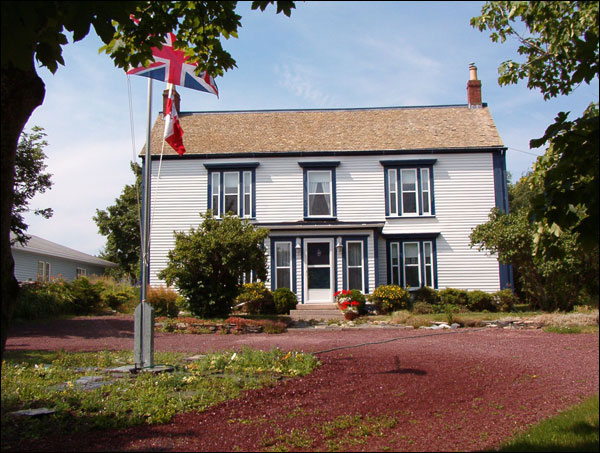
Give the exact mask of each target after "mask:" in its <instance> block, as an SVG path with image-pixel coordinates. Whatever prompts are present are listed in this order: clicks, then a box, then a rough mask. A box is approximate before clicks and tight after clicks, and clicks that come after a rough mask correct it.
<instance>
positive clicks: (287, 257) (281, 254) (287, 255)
mask: <svg viewBox="0 0 600 453" xmlns="http://www.w3.org/2000/svg"><path fill="white" fill-rule="evenodd" d="M275 249H276V256H275V265H276V266H278V267H280V266H286V267H289V266H290V262H291V244H290V243H286V242H277V243H276V244H275Z"/></svg>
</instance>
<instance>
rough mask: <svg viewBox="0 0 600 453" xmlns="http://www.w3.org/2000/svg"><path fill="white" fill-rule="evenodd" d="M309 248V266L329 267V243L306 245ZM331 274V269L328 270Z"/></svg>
mask: <svg viewBox="0 0 600 453" xmlns="http://www.w3.org/2000/svg"><path fill="white" fill-rule="evenodd" d="M306 248H307V254H308V259H307V264H308V265H309V266H314V265H319V264H321V265H329V242H315V243H308V244H306ZM327 272H329V268H327Z"/></svg>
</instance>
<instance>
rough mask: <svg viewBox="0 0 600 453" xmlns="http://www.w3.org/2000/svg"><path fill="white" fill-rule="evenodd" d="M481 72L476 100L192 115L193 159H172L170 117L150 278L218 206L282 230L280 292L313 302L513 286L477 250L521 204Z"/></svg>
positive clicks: (184, 119) (277, 245) (275, 242)
mask: <svg viewBox="0 0 600 453" xmlns="http://www.w3.org/2000/svg"><path fill="white" fill-rule="evenodd" d="M471 77H472V80H470V81H469V84H468V86H467V92H468V100H469V102H468V104H466V105H452V106H432V107H390V108H360V109H323V110H286V111H246V112H201V113H181V114H180V115H179V117H180V121H181V124H182V128H183V130H184V133H185V135H184V143H185V145H186V148H187V152H186V154H184V155H183V156H178V155H176V154H175V152H174V151H173V150H171V149H167V148H169V147H168V146H166V147H165V148H164V155H163V157H162V159H161V158H160V153H161V138H162V137H161V135H162V131H163V128H164V125H163V120H162V117H161V116H159V118H158V120H157V121H156V123H155V126H154V129H153V135H152V144H151V151H152V181H151V211H152V214H151V218H152V220H151V238H150V241H151V252H150V283H151V284H152V285H161V284H164V282H162V281H161V280H159V279H158V277H157V274H158V273H159V272H160V271H161V270H162V269H164V267H165V266H166V265H167V254H168V252H169V250H171V249H172V248H173V247H174V237H173V232H174V231H188V230H189V229H190V228H191V227H197V226H198V225H199V223H200V221H201V219H200V215H199V214H200V213H204V212H206V211H207V210H212V211H213V213H214V214H215V215H216V216H222V215H223V213H224V212H232V213H234V214H236V215H239V216H241V217H243V218H246V219H248V220H249V221H250V222H251V223H254V224H256V225H257V226H261V227H265V228H268V229H269V238H268V239H267V240H266V242H265V253H266V255H267V260H268V269H269V275H268V278H267V282H266V284H267V286H268V287H269V288H271V289H272V290H274V289H276V288H279V287H282V286H285V287H288V288H290V289H291V290H292V291H293V292H294V293H295V294H296V296H297V298H298V301H299V302H300V303H306V304H310V303H328V302H332V301H333V294H334V293H335V292H336V291H339V290H341V289H360V290H361V291H362V292H363V293H370V292H372V291H373V290H374V289H375V287H377V286H379V285H382V284H399V285H402V286H405V287H410V288H412V289H415V288H419V287H421V286H431V287H434V288H438V289H443V288H446V287H453V288H464V289H471V290H472V289H480V290H484V291H488V292H494V291H497V290H499V289H502V288H505V287H507V286H509V285H510V284H511V275H510V272H509V270H508V269H507V268H506V267H504V266H501V265H499V263H498V261H497V259H496V257H494V256H489V255H487V254H485V253H483V252H479V251H478V250H477V249H476V248H471V247H470V246H469V235H470V233H471V230H472V229H473V228H474V227H475V226H476V225H479V224H481V223H484V222H486V221H487V219H488V214H489V212H490V209H491V208H493V207H496V206H497V207H500V208H501V209H503V210H507V208H508V206H507V189H506V166H505V152H506V148H505V147H504V145H503V143H502V141H501V139H500V137H499V135H498V132H497V130H496V127H495V125H494V122H493V120H492V117H491V115H490V112H489V110H488V108H487V105H485V104H482V103H481V94H480V90H481V83H480V82H479V81H478V80H477V78H476V73H475V76H474V77H473V71H472V74H471ZM477 95H478V96H479V98H477ZM159 160H160V161H161V162H160V164H159ZM159 173H160V174H159Z"/></svg>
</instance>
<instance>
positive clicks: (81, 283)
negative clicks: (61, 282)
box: [67, 277, 106, 315]
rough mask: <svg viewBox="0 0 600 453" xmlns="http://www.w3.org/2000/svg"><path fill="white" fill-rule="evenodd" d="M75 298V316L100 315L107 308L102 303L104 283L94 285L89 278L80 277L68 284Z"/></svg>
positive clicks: (73, 305) (73, 303)
mask: <svg viewBox="0 0 600 453" xmlns="http://www.w3.org/2000/svg"><path fill="white" fill-rule="evenodd" d="M67 285H68V287H69V290H70V292H71V296H72V297H73V302H72V307H73V314H76V315H88V314H93V313H99V312H100V311H102V309H103V308H106V305H104V303H103V301H102V296H101V294H102V290H103V284H102V282H96V283H92V282H91V281H90V280H89V279H88V278H87V277H78V278H76V279H75V280H73V281H72V282H71V283H68V284H67Z"/></svg>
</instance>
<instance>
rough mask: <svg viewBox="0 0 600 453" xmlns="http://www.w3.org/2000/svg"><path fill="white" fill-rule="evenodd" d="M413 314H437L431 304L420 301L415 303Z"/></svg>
mask: <svg viewBox="0 0 600 453" xmlns="http://www.w3.org/2000/svg"><path fill="white" fill-rule="evenodd" d="M412 312H413V313H414V314H416V315H429V314H431V313H435V308H434V306H433V305H432V304H430V303H429V302H425V301H422V300H419V301H417V302H415V303H413V307H412Z"/></svg>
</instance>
